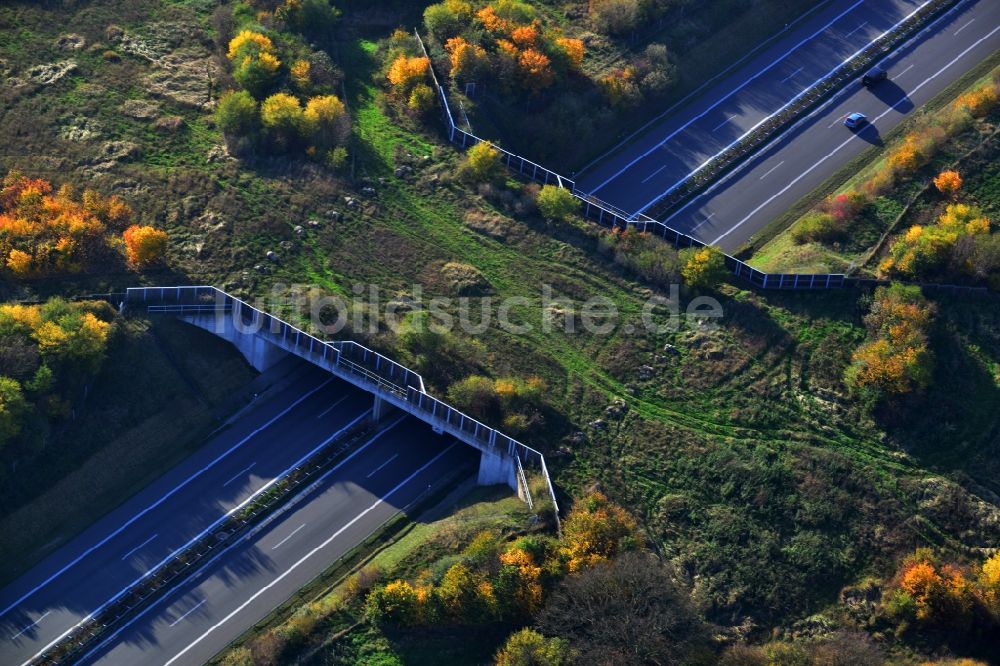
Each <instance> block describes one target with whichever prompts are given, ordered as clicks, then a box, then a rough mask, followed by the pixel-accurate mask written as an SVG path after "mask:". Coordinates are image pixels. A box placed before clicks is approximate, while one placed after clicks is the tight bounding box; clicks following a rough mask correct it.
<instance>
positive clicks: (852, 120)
mask: <svg viewBox="0 0 1000 666" xmlns="http://www.w3.org/2000/svg"><path fill="white" fill-rule="evenodd" d="M867 122H868V116H866V115H865V114H863V113H852V114H850V115H849V116H847V117H846V118H844V127H847V128H850V129H858V128H859V127H864V126H865V124H866V123H867Z"/></svg>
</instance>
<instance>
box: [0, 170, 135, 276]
mask: <svg viewBox="0 0 1000 666" xmlns="http://www.w3.org/2000/svg"><path fill="white" fill-rule="evenodd" d="M131 218H132V209H131V208H130V207H129V206H128V204H126V203H125V202H123V201H122V200H121V199H119V198H118V197H117V196H111V197H103V196H101V195H100V194H98V193H97V192H95V191H93V190H86V191H84V192H83V194H82V195H81V196H79V197H78V196H77V195H76V192H75V190H74V189H73V187H72V186H70V185H63V186H62V187H61V188H59V190H58V191H53V187H52V184H51V183H49V182H47V181H45V180H41V179H36V178H28V177H27V176H24V175H22V174H21V173H19V172H17V171H11V172H10V173H9V174H7V176H6V177H5V178H4V179H3V183H2V188H0V266H2V268H3V269H6V270H7V271H9V272H10V273H11V274H13V275H15V276H16V277H21V278H25V277H43V276H47V275H54V274H60V273H79V272H81V271H84V270H87V269H88V268H90V267H91V266H95V265H98V264H99V263H101V262H104V261H106V260H108V259H109V257H111V256H113V255H114V252H115V251H114V249H113V246H114V244H115V243H113V242H111V241H110V238H111V235H112V234H113V233H115V232H121V231H123V230H124V229H125V228H126V227H127V226H128V223H129V222H130V221H131Z"/></svg>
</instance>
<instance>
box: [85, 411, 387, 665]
mask: <svg viewBox="0 0 1000 666" xmlns="http://www.w3.org/2000/svg"><path fill="white" fill-rule="evenodd" d="M405 417H406V415H403V416H401V417H399V418H398V419H396V420H395V421H394V422H393V423H391V424H390V425H388V426H386V427H385V428H383V429H382V430H380V431H378V432H377V433H375V435H373V436H372V438H371V439H370V440H368V441H367V442H365V443H364V444H363V445H362V446H360V447H359V448H358V449H357V450H355V451H354V452H352V453H351V455H349V456H347V457H346V458H344V459H343V460H341V461H340V462H339V463H337V464H336V465H335V466H334V467H333V468H331V469H329V470H327V471H326V472H324V473H323V474H322V475H321V476H320V477H319V478H317V479H316V480H315V481H313V482H312V483H310V484H309V485H308V486H306V487H305V488H304V489H302V490H301V491H300V492H299V494H298V495H296V496H295V497H293V498H292V499H291V500H289V501H288V502H287V503H286V504H284V505H283V506H281V507H280V508H279V509H278V510H277V511H276V512H274V513H273V514H271V515H269V516H268V517H267V518H265V519H264V520H263V521H262V522H261V523H260V524H259V525H257V526H255V527H254V528H253V529H252V530H250V532H249V533H248V534H246V535H245V536H243V537H242V538H240V539H237V540H236V541H233V542H232V543H230V544H229V545H228V546H225V547H224V548H223V549H222V550H220V551H219V552H218V553H216V554H215V555H213V556H212V557H211V558H209V559H208V561H206V562H204V563H203V564H202V565H201V566H200V567H198V569H197V571H195V572H194V573H193V574H192V575H191V577H190V578H189V579H188V580H187V581H185V582H191V581H193V580H195V578H196V577H197V576H200V575H201V574H203V573H204V572H205V571H207V570H208V567H210V566H212V565H213V564H214V563H215V562H217V561H218V560H219V559H220V558H222V557H223V556H224V555H225V554H226V553H228V552H229V551H230V550H232V549H233V548H236V547H237V546H239V545H240V543H242V542H244V541H248V540H249V539H250V538H251V537H252V536H254V535H256V534H258V533H259V532H260V531H261V530H263V529H264V528H265V527H267V526H268V525H270V524H271V523H272V522H274V521H275V520H277V519H278V518H280V517H281V516H282V515H284V514H285V513H286V512H288V511H290V510H291V509H292V508H294V507H295V506H297V505H298V504H299V502H300V500H302V498H303V497H307V496H308V495H309V494H310V493H311V492H312V491H313V490H315V489H316V488H317V487H319V485H320V484H321V483H323V481H324V480H325V479H326V478H327V477H328V476H330V475H331V474H333V473H334V472H336V471H337V470H338V469H340V468H341V467H342V466H343V465H344V464H346V463H347V461H349V460H350V459H351V458H353V457H354V456H355V455H357V454H358V453H360V452H361V451H363V450H364V449H366V448H368V446H369V445H370V444H372V443H374V442H375V441H376V440H378V439H380V438H381V437H382V435H384V434H386V433H387V432H389V431H390V430H392V429H393V428H395V427H396V426H397V425H399V423H400V421H402V420H403V419H404V418H405ZM179 589H180V588H177V587H175V588H171V589H169V590H167V592H166V593H165V594H164V595H163V596H162V597H160V598H159V599H157V600H155V601H154V602H153V603H152V604H150V605H149V606H147V607H146V608H144V609H142V610H141V611H140V612H139V613H138V615H136V616H135V617H133V618H132V619H131V620H129V621H128V622H126V623H125V624H124V625H122V626H121V627H119V628H118V629H116V630H115V631H114V633H112V634H111V635H110V636H108V637H107V638H105V639H104V640H102V641H101V642H100V643H98V644H97V645H95V646H94V647H92V648H91V649H90V650H89V651H88V652H87V654H85V655H83V656H82V657H80V659H79V660H78V662H77V663H83V662H84V661H85V660H86V659H88V658H90V655H92V654H94V653H95V652H97V651H98V650H101V649H103V648H104V647H105V646H106V645H107V644H108V643H110V642H111V641H113V640H115V639H116V638H118V636H119V635H121V633H122V632H123V631H125V630H126V629H128V628H129V627H131V626H132V625H133V624H135V623H136V622H138V621H139V620H140V619H142V618H143V617H144V616H145V615H146V614H147V613H149V612H151V611H153V610H155V609H156V608H157V607H158V606H159V605H160V604H162V603H163V602H165V601H167V600H168V599H169V598H170V596H171V595H172V594H174V593H175V592H176V591H177V590H179Z"/></svg>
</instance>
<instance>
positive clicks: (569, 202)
mask: <svg viewBox="0 0 1000 666" xmlns="http://www.w3.org/2000/svg"><path fill="white" fill-rule="evenodd" d="M536 203H537V204H538V211H539V212H540V213H541V214H542V216H543V217H545V218H546V219H549V220H561V221H562V220H566V219H568V218H569V217H570V216H571V215H572V214H573V213H575V212H576V211H577V210H578V209H579V208H580V200H579V199H577V198H576V197H574V196H573V195H572V194H571V193H570V191H569V190H567V189H566V188H565V187H560V186H558V185H546V186H544V187H543V188H542V189H541V190H539V192H538V198H537V199H536Z"/></svg>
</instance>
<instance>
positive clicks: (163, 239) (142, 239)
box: [122, 224, 169, 268]
mask: <svg viewBox="0 0 1000 666" xmlns="http://www.w3.org/2000/svg"><path fill="white" fill-rule="evenodd" d="M122 239H123V240H124V241H125V251H126V253H127V254H128V261H129V263H130V264H132V265H133V266H135V267H136V268H144V267H146V266H149V265H150V264H154V263H156V262H158V261H161V260H162V259H163V257H164V255H166V252H167V241H168V239H169V236H168V235H167V232H165V231H162V230H160V229H156V228H154V227H148V226H139V225H138V224H133V225H132V226H131V227H129V228H128V229H126V230H125V232H124V233H123V234H122Z"/></svg>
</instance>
